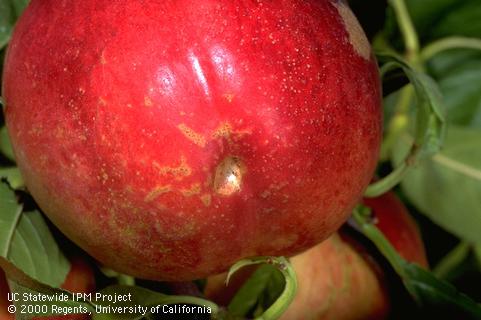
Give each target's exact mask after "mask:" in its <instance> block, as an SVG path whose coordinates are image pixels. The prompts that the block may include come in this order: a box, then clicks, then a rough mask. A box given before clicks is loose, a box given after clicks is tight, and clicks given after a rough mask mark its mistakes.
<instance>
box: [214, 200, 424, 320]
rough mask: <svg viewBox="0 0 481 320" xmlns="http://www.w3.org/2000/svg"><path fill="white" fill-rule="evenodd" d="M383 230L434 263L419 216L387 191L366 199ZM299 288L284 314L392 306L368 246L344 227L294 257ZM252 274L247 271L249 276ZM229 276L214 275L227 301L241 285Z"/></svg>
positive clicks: (366, 311)
mask: <svg viewBox="0 0 481 320" xmlns="http://www.w3.org/2000/svg"><path fill="white" fill-rule="evenodd" d="M364 202H365V204H366V205H367V206H370V207H371V208H372V210H373V213H374V215H375V219H376V220H375V221H376V224H377V226H378V227H379V229H380V230H381V231H382V232H383V233H384V234H385V236H386V237H387V239H388V240H389V241H390V242H391V243H392V245H393V246H394V247H395V248H396V249H397V251H398V252H399V254H400V255H401V256H403V257H404V258H405V259H407V260H409V261H412V262H416V263H418V264H419V265H421V266H423V267H425V268H428V264H427V260H426V255H425V251H424V245H423V242H422V239H421V235H420V233H419V230H418V229H417V226H416V224H415V222H414V220H413V219H412V218H411V216H410V215H409V213H408V211H407V209H406V208H405V207H404V205H403V204H402V202H401V201H400V200H399V199H398V198H397V197H396V196H395V195H394V193H387V194H384V195H383V196H381V197H378V198H374V199H367V200H364ZM291 263H292V266H293V268H294V270H295V271H296V274H297V278H298V282H299V287H298V293H297V295H296V298H295V299H294V301H293V302H292V304H291V305H290V306H289V308H288V310H287V311H286V312H285V313H284V314H283V316H282V318H281V319H286V320H291V319H292V320H301V319H316V320H321V319H322V320H326V319H336V320H337V319H339V320H351V319H385V318H386V317H387V316H388V314H389V310H390V305H391V301H390V297H389V291H388V286H389V284H386V281H387V280H386V279H385V277H384V274H383V271H382V269H381V267H380V265H379V264H378V263H377V262H376V261H375V259H374V258H373V256H372V255H370V254H369V252H368V250H367V249H366V248H365V247H363V245H362V244H361V243H359V242H358V241H356V240H355V238H353V237H352V236H350V235H349V234H347V233H346V231H345V229H341V230H340V232H339V233H336V234H334V235H333V236H331V237H330V238H328V239H327V240H326V241H324V242H322V243H321V244H318V245H317V246H315V247H313V248H311V249H309V250H308V251H306V252H304V253H302V254H300V255H297V256H295V257H293V258H292V259H291ZM247 276H248V275H246V274H243V275H241V277H244V279H246V278H247ZM224 280H225V275H219V276H215V277H210V278H209V279H208V281H207V285H206V289H205V293H206V296H207V297H208V298H211V299H213V300H214V301H219V302H220V303H222V304H227V303H228V301H229V300H228V299H230V298H231V297H232V296H233V295H234V294H235V292H236V289H237V288H239V287H240V286H241V285H242V281H239V279H234V283H235V286H236V287H237V288H232V287H230V286H229V287H228V288H227V289H226V288H225V285H223V283H224Z"/></svg>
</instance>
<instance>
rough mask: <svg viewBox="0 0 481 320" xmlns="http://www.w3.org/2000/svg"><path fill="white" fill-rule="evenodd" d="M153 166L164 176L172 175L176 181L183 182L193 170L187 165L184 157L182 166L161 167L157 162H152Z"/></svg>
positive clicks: (181, 159)
mask: <svg viewBox="0 0 481 320" xmlns="http://www.w3.org/2000/svg"><path fill="white" fill-rule="evenodd" d="M152 166H153V167H154V168H155V169H157V170H158V171H159V173H160V174H161V175H163V176H166V175H172V176H174V177H175V179H176V180H182V179H183V178H184V177H188V176H190V175H191V174H192V169H191V168H190V167H189V165H188V164H187V161H186V159H185V157H184V156H182V157H180V165H178V166H177V167H168V166H161V165H160V164H159V163H158V162H157V161H153V162H152Z"/></svg>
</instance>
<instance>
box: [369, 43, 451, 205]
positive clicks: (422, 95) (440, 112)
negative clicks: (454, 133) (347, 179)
mask: <svg viewBox="0 0 481 320" xmlns="http://www.w3.org/2000/svg"><path fill="white" fill-rule="evenodd" d="M377 56H378V59H379V60H380V61H381V62H383V63H384V65H383V66H382V68H381V73H382V75H386V74H387V73H388V72H391V71H393V70H395V69H398V68H400V69H402V70H403V72H404V73H405V74H406V76H407V77H408V78H409V80H410V82H411V84H412V86H413V87H414V90H415V93H416V110H415V111H416V112H415V115H416V118H415V126H414V140H413V141H412V144H411V146H410V151H409V152H408V153H405V154H403V155H404V157H403V158H399V159H398V161H396V162H395V163H394V168H395V169H394V170H393V171H392V172H391V173H390V174H389V175H388V176H386V177H384V178H383V179H381V180H379V181H376V182H374V183H373V184H371V185H370V186H369V187H368V188H367V190H366V192H365V193H364V196H365V197H376V196H379V195H381V194H383V193H384V192H386V191H387V190H389V189H391V188H392V187H394V186H395V185H396V184H398V183H399V182H400V181H401V180H402V179H403V177H404V176H405V174H406V172H408V169H409V167H410V166H412V165H413V164H415V163H416V162H417V161H419V160H421V159H422V158H424V157H427V156H430V155H432V154H435V153H436V152H438V151H439V150H440V148H441V145H442V143H443V140H444V136H445V131H446V120H445V114H444V113H445V108H444V105H443V102H442V97H441V93H440V91H439V88H438V87H437V85H436V82H434V80H433V79H432V78H431V77H429V76H428V75H427V74H425V73H422V72H419V71H417V70H416V69H415V68H414V67H412V66H411V65H410V64H409V63H407V62H406V61H404V60H403V59H402V58H401V57H399V56H397V55H395V54H390V53H383V52H381V53H377ZM408 102H409V101H408ZM409 105H410V104H409V103H407V104H406V107H409ZM408 111H409V110H396V111H395V112H398V113H399V114H397V115H395V117H396V116H399V117H404V118H407V113H408ZM402 123H406V124H407V123H408V122H407V121H403V122H402ZM405 129H407V128H404V127H402V128H397V129H396V130H393V129H392V128H389V131H388V137H387V138H386V139H385V143H386V141H389V143H390V144H391V143H393V142H394V141H396V140H397V138H398V135H399V132H403V130H405ZM393 134H394V135H395V136H391V135H393ZM390 149H391V146H390V145H389V146H387V145H386V144H384V145H383V153H389V151H390Z"/></svg>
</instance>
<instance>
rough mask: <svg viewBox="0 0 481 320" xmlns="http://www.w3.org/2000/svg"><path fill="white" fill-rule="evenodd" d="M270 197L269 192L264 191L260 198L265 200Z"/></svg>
mask: <svg viewBox="0 0 481 320" xmlns="http://www.w3.org/2000/svg"><path fill="white" fill-rule="evenodd" d="M270 195H271V192H270V191H269V190H264V191H263V192H262V193H261V198H263V199H267V198H269V196H270Z"/></svg>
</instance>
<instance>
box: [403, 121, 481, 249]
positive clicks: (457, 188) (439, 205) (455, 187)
mask: <svg viewBox="0 0 481 320" xmlns="http://www.w3.org/2000/svg"><path fill="white" fill-rule="evenodd" d="M408 146H409V138H408V137H406V138H405V139H404V140H400V144H399V145H398V147H397V148H396V150H397V151H396V153H395V156H394V159H395V160H394V161H398V160H399V159H402V158H403V157H404V154H405V153H406V149H407V147H408ZM401 187H402V189H403V191H404V192H405V194H406V196H407V197H408V198H409V200H410V201H411V202H412V203H413V204H414V205H415V206H416V207H417V208H418V209H419V210H420V211H421V212H422V213H424V214H425V215H427V216H428V217H429V218H431V220H432V221H434V222H435V223H437V224H438V225H440V226H441V227H443V228H444V229H446V230H448V231H450V232H452V233H454V234H455V235H457V236H458V237H460V238H461V239H464V240H466V241H467V242H471V243H477V244H481V232H480V230H481V130H478V129H473V128H461V127H455V126H451V127H450V128H449V131H448V134H447V138H446V141H445V145H444V148H443V149H442V151H441V152H440V153H439V154H436V155H434V156H433V157H431V158H428V159H425V160H424V161H423V162H421V163H420V164H419V165H418V166H416V167H414V168H412V169H411V170H410V171H409V172H408V173H407V175H406V176H405V178H404V180H403V182H402V184H401Z"/></svg>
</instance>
